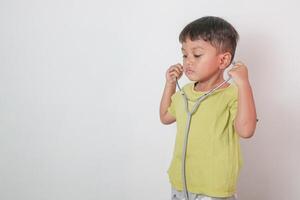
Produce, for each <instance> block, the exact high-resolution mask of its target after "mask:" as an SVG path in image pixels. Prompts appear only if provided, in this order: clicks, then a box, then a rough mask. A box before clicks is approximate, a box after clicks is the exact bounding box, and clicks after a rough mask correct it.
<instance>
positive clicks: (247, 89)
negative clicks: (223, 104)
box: [228, 61, 257, 138]
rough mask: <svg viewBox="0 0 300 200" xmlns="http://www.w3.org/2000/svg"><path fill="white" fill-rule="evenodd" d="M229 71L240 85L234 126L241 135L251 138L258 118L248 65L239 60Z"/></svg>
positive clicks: (238, 85)
mask: <svg viewBox="0 0 300 200" xmlns="http://www.w3.org/2000/svg"><path fill="white" fill-rule="evenodd" d="M228 73H229V75H230V76H231V77H232V78H233V80H234V82H235V83H236V85H237V87H238V106H237V114H236V117H235V120H234V128H235V130H236V132H237V133H238V134H239V136H241V137H243V138H250V137H252V136H253V135H254V132H255V128H256V122H257V120H256V119H257V118H256V109H255V104H254V98H253V94H252V89H251V85H250V82H249V79H248V70H247V67H246V65H245V64H244V63H242V62H240V61H239V62H237V63H236V64H235V66H234V67H233V68H232V69H231V70H230V71H229V72H228Z"/></svg>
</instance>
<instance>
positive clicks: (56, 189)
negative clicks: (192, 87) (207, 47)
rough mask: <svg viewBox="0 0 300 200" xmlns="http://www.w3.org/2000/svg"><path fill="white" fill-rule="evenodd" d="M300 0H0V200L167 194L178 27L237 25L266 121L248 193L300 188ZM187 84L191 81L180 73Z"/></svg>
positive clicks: (243, 179)
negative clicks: (169, 83) (168, 110)
mask: <svg viewBox="0 0 300 200" xmlns="http://www.w3.org/2000/svg"><path fill="white" fill-rule="evenodd" d="M298 8H299V3H297V1H296V0H295V1H280V2H279V1H278V2H276V1H272V0H266V1H260V0H252V1H240V0H239V1H237V0H236V1H230V0H229V1H224V2H221V1H217V0H210V1H174V0H166V1H158V0H152V1H138V0H136V1H134V0H131V1H105V2H103V1H92V0H85V1H71V0H52V1H44V0H40V1H38V0H27V1H21V0H10V1H8V0H7V1H5V0H1V1H0V199H1V200H19V199H22V200H68V199H70V200H71V199H72V200H82V199H84V200H96V199H126V200H127V199H128V200H138V199H143V200H152V199H161V200H166V199H170V184H169V182H168V176H167V169H168V167H169V164H170V161H171V155H172V151H173V145H174V140H175V124H173V125H169V126H166V125H163V124H161V123H160V120H159V103H160V99H161V95H162V91H163V87H164V83H165V72H166V70H167V68H168V67H169V66H170V65H172V64H175V63H177V62H181V54H180V43H179V42H178V35H179V33H180V31H181V29H182V28H183V27H184V26H185V25H186V24H187V23H189V22H191V21H193V20H195V19H197V18H200V17H202V16H206V15H215V16H219V17H223V18H224V19H226V20H228V21H229V22H230V23H232V24H233V25H234V26H235V28H236V29H237V30H238V32H239V34H240V41H239V43H238V48H237V53H236V60H241V61H243V62H244V63H246V64H247V66H248V69H249V76H250V82H251V85H252V88H253V92H254V97H255V100H256V107H257V114H258V117H259V119H260V122H259V123H258V126H257V130H256V134H255V136H254V137H252V138H251V139H247V140H244V139H243V140H241V143H242V151H243V155H244V168H243V169H242V173H241V176H240V179H239V184H238V195H239V199H240V200H253V199H256V200H266V199H267V200H268V199H272V200H277V199H278V200H279V199H289V200H297V199H299V198H300V190H299V187H300V183H299V181H300V173H299V164H300V156H299V155H298V154H299V151H300V146H299V142H300V128H299V117H300V105H299V104H300V103H299V102H300V81H299V78H300V77H299V73H300V67H299V64H298V59H299V52H300V47H299V44H300V39H299V38H300V37H299V35H300V29H299V20H298V19H299V18H300V14H299V11H298ZM180 81H181V84H182V85H183V84H184V83H185V80H184V79H182V80H180Z"/></svg>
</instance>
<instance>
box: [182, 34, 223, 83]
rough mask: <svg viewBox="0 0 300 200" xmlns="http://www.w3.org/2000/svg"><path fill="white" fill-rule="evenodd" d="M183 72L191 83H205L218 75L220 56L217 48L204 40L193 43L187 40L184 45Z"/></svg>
mask: <svg viewBox="0 0 300 200" xmlns="http://www.w3.org/2000/svg"><path fill="white" fill-rule="evenodd" d="M181 50H182V54H183V70H184V72H185V75H186V76H187V77H188V78H189V79H190V80H191V81H205V80H208V79H209V78H211V77H212V76H213V75H215V74H216V73H218V72H219V71H220V70H221V69H220V67H219V66H220V64H219V63H220V54H218V53H217V50H216V48H215V47H213V46H212V45H211V44H210V43H209V42H206V41H204V40H195V41H191V40H190V38H187V39H186V41H185V42H183V43H182V48H181Z"/></svg>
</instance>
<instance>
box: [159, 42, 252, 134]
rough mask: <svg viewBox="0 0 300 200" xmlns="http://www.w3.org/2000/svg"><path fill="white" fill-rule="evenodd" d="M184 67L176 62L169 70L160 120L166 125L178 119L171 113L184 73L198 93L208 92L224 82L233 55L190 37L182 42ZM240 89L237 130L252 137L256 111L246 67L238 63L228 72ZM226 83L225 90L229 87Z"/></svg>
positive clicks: (235, 125)
mask: <svg viewBox="0 0 300 200" xmlns="http://www.w3.org/2000/svg"><path fill="white" fill-rule="evenodd" d="M181 50H182V54H183V65H181V64H180V63H177V64H175V65H172V66H170V67H169V68H168V70H167V72H166V83H165V88H164V92H163V96H162V99H161V103H160V120H161V122H162V123H163V124H171V123H173V122H175V121H176V119H175V118H174V117H173V116H172V115H171V114H170V113H168V111H167V109H168V107H169V106H170V104H171V96H172V95H173V94H174V93H175V92H176V79H175V78H177V79H180V78H181V76H182V74H183V73H185V75H186V76H187V77H188V78H189V80H191V81H196V82H197V84H196V86H195V88H194V89H195V90H196V91H209V90H210V89H212V88H214V87H215V86H217V85H218V84H220V83H222V82H223V81H224V79H223V73H224V70H225V69H226V68H227V67H228V66H229V65H230V62H231V57H232V55H231V53H230V52H218V51H217V49H216V48H215V47H214V46H212V45H211V44H210V43H209V42H206V41H204V40H195V41H191V40H190V39H189V38H187V39H186V41H185V42H183V43H182V49H181ZM228 74H229V76H231V77H232V79H233V81H234V82H235V84H236V85H237V88H238V111H237V115H236V118H235V120H234V127H235V129H236V131H237V133H238V134H239V136H240V137H242V138H250V137H252V136H253V135H254V132H255V129H256V122H257V120H256V119H257V118H256V109H255V103H254V98H253V93H252V89H251V85H250V82H249V78H248V69H247V66H246V65H245V64H244V63H242V62H240V61H238V62H237V63H236V64H235V66H234V67H233V68H232V69H231V70H230V71H229V72H228ZM228 85H229V83H226V84H224V85H223V86H222V88H225V87H228Z"/></svg>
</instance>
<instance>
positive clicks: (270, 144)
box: [237, 31, 300, 200]
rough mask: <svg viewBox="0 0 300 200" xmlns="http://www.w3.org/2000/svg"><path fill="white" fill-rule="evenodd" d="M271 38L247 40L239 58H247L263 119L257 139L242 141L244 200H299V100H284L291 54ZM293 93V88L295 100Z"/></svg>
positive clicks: (240, 186) (241, 194) (241, 193)
mask: <svg viewBox="0 0 300 200" xmlns="http://www.w3.org/2000/svg"><path fill="white" fill-rule="evenodd" d="M249 33H251V31H249ZM256 34H257V32H256ZM271 37H272V36H271V35H263V34H260V35H251V36H250V35H248V36H247V35H243V44H241V46H240V49H242V50H241V51H239V52H238V53H239V55H241V56H244V57H245V58H247V59H246V60H245V63H246V65H247V66H248V67H249V77H250V81H251V85H252V88H253V91H254V98H255V102H256V109H257V116H258V118H259V122H258V124H257V128H256V132H255V135H254V136H253V137H252V138H250V139H241V146H242V153H243V158H244V166H243V168H242V171H241V176H240V179H239V183H238V197H239V199H240V200H254V199H255V200H268V199H291V200H293V199H298V198H300V193H299V189H297V188H296V187H297V182H298V181H299V179H300V176H299V175H298V174H299V173H297V169H296V167H297V166H298V165H299V163H300V159H299V156H297V157H296V153H297V152H299V150H300V148H299V146H298V143H299V141H300V128H299V127H300V126H299V120H297V118H298V119H299V117H300V114H299V113H300V109H299V108H300V107H299V106H298V107H295V99H293V98H292V97H289V96H287V95H288V92H286V94H287V95H285V96H282V95H281V94H283V93H282V91H285V90H286V89H288V88H285V87H284V85H288V83H287V82H289V80H288V79H287V78H284V77H283V76H282V74H281V70H283V69H282V68H283V66H285V65H286V62H285V63H283V61H285V60H286V59H288V58H289V57H288V56H289V52H284V48H281V47H280V46H278V45H280V44H278V42H276V40H275V39H272V38H271ZM237 59H239V57H238V58H237ZM286 67H287V66H286ZM250 72H251V73H250ZM295 73H296V72H295ZM283 83H284V84H283ZM292 91H293V89H292V88H291V89H290V92H291V93H290V94H291V95H292V94H293V93H292ZM279 97H280V98H279ZM298 98H299V97H298ZM297 141H298V142H297ZM297 163H298V164H297ZM297 180H298V181H297ZM298 186H299V183H298ZM296 193H298V194H296Z"/></svg>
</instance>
